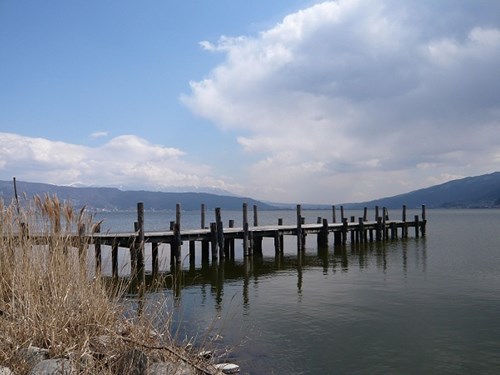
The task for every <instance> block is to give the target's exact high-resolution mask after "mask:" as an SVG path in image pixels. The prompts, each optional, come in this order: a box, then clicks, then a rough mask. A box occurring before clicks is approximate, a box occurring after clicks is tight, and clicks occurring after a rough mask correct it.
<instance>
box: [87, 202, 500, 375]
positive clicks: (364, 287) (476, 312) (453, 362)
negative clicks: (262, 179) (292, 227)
mask: <svg viewBox="0 0 500 375" xmlns="http://www.w3.org/2000/svg"><path fill="white" fill-rule="evenodd" d="M414 214H420V212H417V211H415V212H412V211H409V213H408V217H413V215H414ZM134 215H135V214H134V213H100V214H98V215H97V216H96V218H97V219H104V223H103V227H104V228H110V229H112V230H129V229H130V228H131V227H133V221H134V220H135V216H134ZM303 215H304V216H306V222H309V223H311V222H316V218H317V217H318V216H322V217H327V218H329V220H330V218H331V212H328V211H303ZM351 215H354V216H362V215H361V213H359V212H347V213H346V216H351ZM390 215H391V218H394V219H400V217H401V213H400V212H397V211H394V210H391V212H390ZM371 216H372V213H370V217H371ZM145 217H146V230H162V229H166V228H168V222H169V221H170V220H174V218H175V213H173V212H166V213H158V212H146V215H145ZM208 217H210V216H209V213H207V218H208ZM278 217H282V218H284V223H285V224H287V223H294V222H295V211H267V212H264V211H262V212H260V213H259V224H262V225H264V224H270V223H273V224H274V223H276V222H277V219H278ZM223 218H224V221H225V222H227V219H235V221H236V225H238V224H239V223H241V213H240V212H227V213H224V212H223ZM199 221H200V219H199V213H195V212H186V213H183V217H182V227H183V228H189V227H192V228H194V227H199V225H200V224H199ZM207 221H208V219H207ZM212 221H215V220H212ZM104 230H106V229H104ZM182 252H183V256H185V255H186V254H187V244H184V245H183V250H182ZM122 253H124V254H125V255H124V256H123V257H122V259H121V261H120V262H121V263H120V264H121V270H123V272H125V273H126V272H127V262H128V260H127V258H126V252H122ZM147 254H148V252H147ZM200 258H201V255H200V249H199V248H198V247H197V262H196V264H195V266H194V267H190V266H189V261H188V259H187V258H186V260H185V262H184V263H183V267H184V274H185V276H184V278H183V285H182V288H181V289H178V288H171V286H169V285H166V286H165V288H164V289H163V290H160V291H157V292H155V293H151V294H150V295H149V296H148V297H149V298H150V299H155V298H156V297H160V296H164V295H169V296H171V298H172V299H173V301H174V303H173V309H174V310H175V316H174V326H175V327H176V328H177V329H178V332H179V333H178V335H179V336H178V337H179V340H180V339H182V338H183V337H186V336H192V335H197V336H198V337H199V339H200V340H203V339H204V338H205V335H206V337H208V338H217V340H215V341H214V343H213V345H215V346H216V348H217V349H219V350H223V349H224V348H229V349H230V353H229V354H228V358H227V359H228V360H230V361H232V362H235V363H238V364H239V365H240V367H241V369H242V373H243V374H402V373H404V374H423V373H425V374H471V373H480V374H498V373H500V319H499V316H500V210H496V209H491V210H429V209H428V210H427V235H426V237H425V238H422V237H420V238H415V237H414V232H413V230H410V238H408V239H405V240H401V239H400V240H396V241H387V242H385V243H371V244H352V245H351V244H350V243H347V244H346V245H345V246H343V247H342V246H340V247H334V246H333V235H330V245H329V247H327V248H321V249H318V246H317V242H316V236H314V235H310V236H308V238H307V241H306V248H305V251H304V253H303V254H302V255H301V256H299V257H298V256H297V250H296V238H295V237H286V241H285V251H284V254H283V255H282V256H278V257H276V256H275V254H274V245H273V242H272V240H269V241H267V240H266V239H265V240H264V243H263V256H254V257H251V258H249V259H244V258H243V256H242V246H241V242H238V241H237V242H236V258H235V259H234V260H225V261H224V262H223V263H215V264H201V261H200ZM161 262H162V263H161V264H162V267H163V270H164V271H168V270H169V267H170V260H169V250H168V248H167V247H165V248H164V249H163V250H162V251H161ZM186 263H187V264H186ZM105 269H106V266H105ZM108 271H109V269H108ZM120 272H122V271H120ZM205 339H206V338H205Z"/></svg>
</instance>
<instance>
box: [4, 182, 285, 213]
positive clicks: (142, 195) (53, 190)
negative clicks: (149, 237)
mask: <svg viewBox="0 0 500 375" xmlns="http://www.w3.org/2000/svg"><path fill="white" fill-rule="evenodd" d="M16 185H17V194H18V196H19V197H20V198H21V201H22V200H23V199H22V198H23V196H26V197H27V198H32V197H33V196H35V195H39V196H44V195H45V194H50V195H54V194H55V195H57V197H58V198H59V200H61V201H68V202H71V204H72V205H73V206H75V207H77V208H79V207H83V206H85V207H87V208H91V209H100V210H112V211H125V210H134V209H136V207H137V202H144V208H145V209H146V210H148V209H154V210H169V209H171V210H173V209H175V205H176V204H177V203H180V205H181V207H182V209H183V210H198V209H200V206H201V204H202V203H204V204H205V206H206V208H207V209H213V208H216V207H220V208H221V209H226V210H241V208H242V205H243V203H247V204H248V205H249V208H251V207H252V206H253V205H254V204H255V205H257V206H258V207H259V209H262V210H270V209H276V208H275V207H273V206H271V205H269V204H267V203H263V202H259V201H257V200H255V199H251V198H243V197H236V196H228V195H218V194H210V193H186V192H151V191H123V190H119V189H116V188H104V187H72V186H57V185H50V184H42V183H32V182H23V181H17V184H16ZM0 198H1V199H3V200H4V202H5V203H9V202H10V201H11V200H12V199H13V198H14V184H13V182H12V181H1V180H0Z"/></svg>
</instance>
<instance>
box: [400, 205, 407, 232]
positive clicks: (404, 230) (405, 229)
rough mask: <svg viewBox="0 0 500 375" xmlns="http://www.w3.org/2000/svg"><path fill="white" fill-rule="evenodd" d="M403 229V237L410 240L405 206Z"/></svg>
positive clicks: (404, 207)
mask: <svg viewBox="0 0 500 375" xmlns="http://www.w3.org/2000/svg"><path fill="white" fill-rule="evenodd" d="M401 219H402V221H403V227H402V229H401V232H402V233H401V237H402V238H408V223H407V222H406V205H405V204H403V214H402V218H401Z"/></svg>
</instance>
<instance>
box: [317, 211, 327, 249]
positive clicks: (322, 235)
mask: <svg viewBox="0 0 500 375" xmlns="http://www.w3.org/2000/svg"><path fill="white" fill-rule="evenodd" d="M319 219H320V223H321V224H322V227H321V230H320V232H318V247H324V246H328V219H321V218H319Z"/></svg>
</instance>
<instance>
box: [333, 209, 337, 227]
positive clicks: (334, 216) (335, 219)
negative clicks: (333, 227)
mask: <svg viewBox="0 0 500 375" xmlns="http://www.w3.org/2000/svg"><path fill="white" fill-rule="evenodd" d="M336 222H337V214H336V212H335V206H332V223H334V224H335V223H336Z"/></svg>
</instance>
